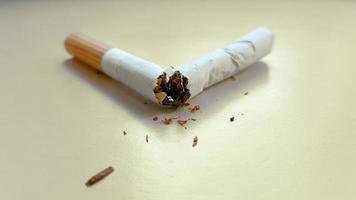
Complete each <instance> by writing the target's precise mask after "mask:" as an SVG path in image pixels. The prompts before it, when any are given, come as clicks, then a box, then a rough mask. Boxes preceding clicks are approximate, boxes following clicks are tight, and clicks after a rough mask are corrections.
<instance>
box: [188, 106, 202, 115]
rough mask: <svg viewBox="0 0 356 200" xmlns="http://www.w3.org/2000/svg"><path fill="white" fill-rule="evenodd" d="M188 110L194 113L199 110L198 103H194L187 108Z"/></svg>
mask: <svg viewBox="0 0 356 200" xmlns="http://www.w3.org/2000/svg"><path fill="white" fill-rule="evenodd" d="M189 110H190V112H192V113H194V112H196V111H198V110H200V106H199V105H195V106H194V107H193V108H189Z"/></svg>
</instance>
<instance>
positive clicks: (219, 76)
mask: <svg viewBox="0 0 356 200" xmlns="http://www.w3.org/2000/svg"><path fill="white" fill-rule="evenodd" d="M272 46H273V33H272V32H271V31H269V30H268V29H267V28H265V27H260V28H258V29H256V30H255V31H253V32H251V33H249V34H247V35H246V36H244V37H242V38H241V39H239V40H237V41H236V42H233V43H231V44H229V45H227V46H226V47H224V48H221V49H218V50H216V51H214V52H212V53H210V54H208V55H205V56H203V57H201V58H199V59H197V60H195V61H193V63H191V64H186V65H182V66H180V67H178V68H176V69H171V68H168V69H165V70H164V69H163V68H161V67H160V66H158V65H156V64H154V63H152V62H149V61H147V60H144V59H142V58H139V57H137V56H134V55H132V54H129V53H127V52H125V51H123V50H120V49H117V48H112V47H111V46H109V45H106V44H104V43H102V42H98V41H96V40H94V39H92V38H90V37H88V36H86V35H84V34H81V33H73V34H71V35H69V36H68V37H67V39H66V41H65V47H66V49H67V50H68V52H69V53H70V54H72V55H73V56H74V57H76V58H77V59H78V60H80V61H82V62H84V63H86V64H88V65H90V66H92V67H94V68H95V69H97V70H100V71H102V72H104V73H105V74H107V75H108V76H110V77H112V78H113V79H115V80H117V81H120V82H121V83H123V84H125V85H126V86H128V87H130V88H131V89H133V90H135V91H136V92H138V93H139V94H141V95H142V96H143V97H145V98H147V99H149V100H151V101H153V102H156V103H158V104H160V105H166V106H181V105H184V104H185V103H186V101H187V100H188V99H190V98H192V97H194V96H196V95H197V94H199V93H200V92H202V91H203V90H204V89H205V88H208V87H210V86H211V85H213V84H215V83H218V82H220V81H222V80H224V79H226V78H229V77H231V76H232V75H234V74H236V73H237V72H239V71H241V70H243V69H245V68H246V67H248V66H249V65H251V64H253V63H255V62H257V61H258V60H259V59H261V58H262V57H264V56H266V55H267V54H269V53H270V52H271V50H272Z"/></svg>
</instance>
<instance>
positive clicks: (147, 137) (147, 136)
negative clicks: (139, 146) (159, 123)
mask: <svg viewBox="0 0 356 200" xmlns="http://www.w3.org/2000/svg"><path fill="white" fill-rule="evenodd" d="M146 143H148V135H146Z"/></svg>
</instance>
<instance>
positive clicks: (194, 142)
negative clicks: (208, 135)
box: [192, 136, 198, 147]
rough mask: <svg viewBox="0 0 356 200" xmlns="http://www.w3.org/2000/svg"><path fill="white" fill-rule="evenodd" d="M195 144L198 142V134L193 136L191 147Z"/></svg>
mask: <svg viewBox="0 0 356 200" xmlns="http://www.w3.org/2000/svg"><path fill="white" fill-rule="evenodd" d="M197 144H198V136H195V137H194V139H193V145H192V147H195V146H197Z"/></svg>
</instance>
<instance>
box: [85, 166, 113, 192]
mask: <svg viewBox="0 0 356 200" xmlns="http://www.w3.org/2000/svg"><path fill="white" fill-rule="evenodd" d="M113 171H114V168H112V167H111V166H110V167H108V168H106V169H104V170H102V171H101V172H99V173H97V174H96V175H94V176H93V177H91V178H90V179H89V180H88V181H87V182H86V183H85V185H86V186H87V187H89V186H92V185H94V184H95V183H97V182H99V181H100V180H102V179H104V178H105V177H106V176H108V175H109V174H111V173H112V172H113Z"/></svg>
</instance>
